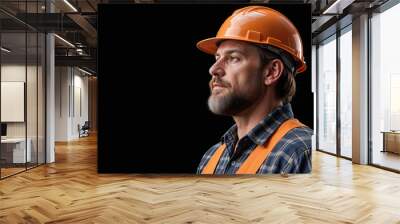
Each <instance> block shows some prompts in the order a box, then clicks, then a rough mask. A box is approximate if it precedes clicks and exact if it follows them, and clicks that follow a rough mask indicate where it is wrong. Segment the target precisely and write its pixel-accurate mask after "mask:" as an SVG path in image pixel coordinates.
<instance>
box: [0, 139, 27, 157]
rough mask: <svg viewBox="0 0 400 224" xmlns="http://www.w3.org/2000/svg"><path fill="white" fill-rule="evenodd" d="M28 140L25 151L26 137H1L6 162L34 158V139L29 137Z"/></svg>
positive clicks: (2, 152) (2, 153)
mask: <svg viewBox="0 0 400 224" xmlns="http://www.w3.org/2000/svg"><path fill="white" fill-rule="evenodd" d="M27 140H28V141H27V142H28V144H27V147H26V151H25V138H6V139H1V157H2V159H5V160H6V163H25V162H30V161H31V158H32V154H31V146H32V140H31V139H30V138H28V139H27ZM25 152H26V154H25ZM25 160H26V161H25Z"/></svg>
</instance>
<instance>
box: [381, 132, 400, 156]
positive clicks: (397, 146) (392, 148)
mask: <svg viewBox="0 0 400 224" xmlns="http://www.w3.org/2000/svg"><path fill="white" fill-rule="evenodd" d="M381 133H383V150H382V152H393V153H397V154H400V131H382V132H381Z"/></svg>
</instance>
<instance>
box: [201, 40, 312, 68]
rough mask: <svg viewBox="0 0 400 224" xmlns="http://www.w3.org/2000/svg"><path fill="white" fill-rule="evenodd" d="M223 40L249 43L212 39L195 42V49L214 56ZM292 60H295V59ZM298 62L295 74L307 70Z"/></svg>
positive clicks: (302, 62) (305, 66) (304, 64)
mask: <svg viewBox="0 0 400 224" xmlns="http://www.w3.org/2000/svg"><path fill="white" fill-rule="evenodd" d="M223 40H238V41H244V42H249V41H248V40H246V39H243V38H237V37H212V38H207V39H204V40H201V41H199V42H197V44H196V47H197V48H198V49H199V50H201V51H203V52H204V53H207V54H211V55H214V54H215V53H216V52H217V50H218V43H219V42H221V41H223ZM251 43H254V44H257V42H255V41H251ZM258 44H265V43H263V42H259V43H258ZM294 58H296V59H297V57H294ZM296 61H298V60H296ZM298 62H299V64H300V65H301V66H300V67H298V68H297V69H296V73H302V72H304V71H305V70H306V69H307V65H306V63H305V62H304V61H298Z"/></svg>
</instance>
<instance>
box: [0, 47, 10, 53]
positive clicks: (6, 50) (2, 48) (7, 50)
mask: <svg viewBox="0 0 400 224" xmlns="http://www.w3.org/2000/svg"><path fill="white" fill-rule="evenodd" d="M1 50H2V51H4V52H7V53H10V52H11V50H9V49H7V48H5V47H1Z"/></svg>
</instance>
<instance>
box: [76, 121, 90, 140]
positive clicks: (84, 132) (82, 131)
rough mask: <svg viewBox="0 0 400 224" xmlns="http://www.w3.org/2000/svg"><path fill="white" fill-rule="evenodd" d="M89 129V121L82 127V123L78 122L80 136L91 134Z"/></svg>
mask: <svg viewBox="0 0 400 224" xmlns="http://www.w3.org/2000/svg"><path fill="white" fill-rule="evenodd" d="M89 129H90V126H89V121H85V123H84V124H83V125H82V127H80V125H79V124H78V130H79V138H80V137H87V136H89Z"/></svg>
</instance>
